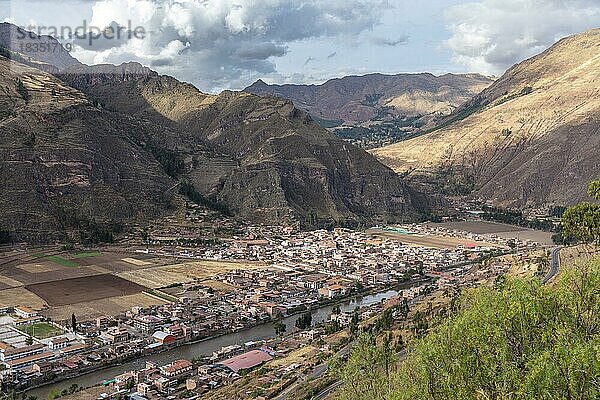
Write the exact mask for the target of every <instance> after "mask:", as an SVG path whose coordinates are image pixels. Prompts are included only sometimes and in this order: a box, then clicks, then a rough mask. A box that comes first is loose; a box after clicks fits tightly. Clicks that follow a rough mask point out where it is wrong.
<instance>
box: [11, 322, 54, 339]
mask: <svg viewBox="0 0 600 400" xmlns="http://www.w3.org/2000/svg"><path fill="white" fill-rule="evenodd" d="M17 329H18V330H20V331H21V332H23V333H26V334H27V335H29V336H33V337H34V338H36V339H48V338H52V337H55V336H59V335H62V333H63V331H62V330H61V329H59V328H57V327H55V326H54V325H50V324H47V323H45V322H40V323H39V324H31V325H24V326H20V327H18V328H17Z"/></svg>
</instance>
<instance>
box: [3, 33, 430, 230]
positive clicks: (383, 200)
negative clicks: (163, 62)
mask: <svg viewBox="0 0 600 400" xmlns="http://www.w3.org/2000/svg"><path fill="white" fill-rule="evenodd" d="M11 29H14V27H12V26H11V25H8V24H3V25H2V26H0V31H3V30H4V31H6V30H11ZM6 37H12V38H14V35H12V36H11V35H7V34H6V33H5V34H2V33H0V38H6ZM30 40H31V39H30ZM37 40H38V41H40V42H41V43H46V42H47V41H48V40H54V39H48V37H38V38H37ZM0 44H1V45H2V46H3V49H2V50H3V51H2V54H3V56H1V57H0V69H1V71H2V74H0V82H1V87H2V88H3V90H2V91H1V92H0V132H1V134H0V182H1V183H2V187H3V191H2V196H0V207H2V209H3V212H2V214H1V215H0V227H1V228H3V229H5V230H8V231H10V233H11V236H13V238H14V239H17V240H20V239H24V240H46V241H47V240H59V239H61V238H63V237H64V232H65V231H68V230H69V229H77V228H78V227H79V228H80V227H81V226H84V227H87V228H89V229H99V228H97V227H96V225H98V224H113V223H122V222H136V221H148V220H149V219H151V218H154V217H157V216H161V215H165V214H168V213H171V212H173V210H174V207H175V203H176V202H174V198H175V197H177V196H178V191H177V189H176V188H177V186H178V185H181V184H182V182H185V184H186V185H192V186H193V188H194V190H195V191H197V192H198V193H199V194H200V196H203V197H205V198H206V199H209V202H208V203H209V204H223V205H224V206H225V207H226V208H227V209H228V210H230V211H231V213H233V214H234V215H235V216H237V217H239V218H243V219H245V220H249V221H258V222H261V221H263V222H265V221H266V222H269V223H273V222H275V221H286V222H292V221H296V222H300V223H301V224H307V223H310V224H312V225H319V224H323V223H327V224H343V225H356V224H361V223H365V222H369V223H374V222H376V221H379V222H391V221H401V220H415V219H417V218H419V216H420V215H421V214H422V213H423V212H427V211H429V208H430V207H429V205H430V204H429V203H430V202H429V200H427V199H426V198H425V196H423V195H421V194H419V193H417V192H416V191H415V190H413V189H411V188H410V187H408V186H407V185H406V184H405V183H404V182H403V180H402V179H401V178H400V177H399V176H398V175H397V174H396V173H395V172H393V171H392V170H391V169H390V168H388V167H386V166H384V165H383V164H382V163H380V162H379V161H377V160H376V159H375V157H373V156H372V155H370V154H368V153H367V152H365V151H364V150H362V149H359V148H357V147H355V146H353V145H352V144H349V143H347V142H345V141H343V140H341V139H339V138H337V137H336V136H334V135H333V134H331V133H329V132H327V131H326V130H325V129H323V128H322V127H320V126H319V125H318V124H316V123H315V122H314V121H313V120H312V118H311V117H310V116H309V115H308V114H307V113H305V112H304V111H301V110H299V109H297V108H296V107H295V106H294V105H293V104H292V102H291V101H289V100H284V99H281V98H274V97H269V98H263V97H259V96H256V95H252V94H249V93H242V92H229V91H226V92H223V93H221V94H220V95H210V94H205V93H202V92H200V91H199V90H198V89H197V88H195V87H194V86H192V85H190V84H187V83H183V82H180V81H178V80H176V79H174V78H172V77H168V76H161V75H159V74H158V73H156V72H154V71H152V70H150V69H148V68H146V67H143V66H141V65H139V64H135V63H128V64H123V65H121V66H114V65H97V66H85V65H82V64H80V63H79V62H74V61H71V62H70V61H69V59H68V57H70V56H69V55H68V53H67V54H66V55H65V53H64V49H63V50H57V53H56V59H54V58H53V56H52V53H49V52H44V54H43V56H40V57H39V58H37V54H36V53H34V52H30V53H28V54H23V53H20V52H19V49H20V48H21V47H20V45H19V43H16V42H15V41H14V40H4V41H3V42H1V43H0ZM53 62H57V64H60V65H59V66H58V67H56V69H53V68H47V67H46V66H51V65H53ZM40 64H43V65H44V68H38V66H39V65H40Z"/></svg>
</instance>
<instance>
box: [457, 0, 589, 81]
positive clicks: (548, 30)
mask: <svg viewBox="0 0 600 400" xmlns="http://www.w3.org/2000/svg"><path fill="white" fill-rule="evenodd" d="M446 20H447V22H448V24H449V29H450V31H451V32H452V37H451V38H450V39H448V40H447V41H446V42H445V46H446V47H447V48H449V49H450V50H451V51H452V52H453V55H454V57H453V58H454V61H455V62H457V63H459V64H462V65H465V66H467V67H468V68H469V69H470V70H472V71H478V72H482V73H487V74H499V73H502V72H504V71H505V70H506V68H508V67H510V66H511V65H513V64H515V63H517V62H520V61H522V60H524V59H526V58H528V57H531V56H533V55H535V54H537V53H539V52H541V51H543V50H544V49H546V48H548V47H550V46H551V45H552V44H553V43H554V42H556V41H557V40H558V39H560V38H562V37H565V36H568V35H570V34H574V33H579V32H582V31H585V30H588V29H591V28H595V27H598V26H600V2H599V1H598V0H482V1H479V2H470V3H465V4H461V5H457V6H453V7H450V8H449V9H448V10H446Z"/></svg>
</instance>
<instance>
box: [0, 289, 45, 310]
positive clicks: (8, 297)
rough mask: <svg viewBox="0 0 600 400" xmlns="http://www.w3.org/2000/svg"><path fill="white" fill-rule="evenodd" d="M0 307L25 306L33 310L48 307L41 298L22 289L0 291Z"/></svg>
mask: <svg viewBox="0 0 600 400" xmlns="http://www.w3.org/2000/svg"><path fill="white" fill-rule="evenodd" d="M0 305H2V306H3V307H8V306H25V307H30V308H33V309H34V310H41V309H43V308H46V307H48V304H47V303H46V302H45V301H44V300H43V299H42V298H41V297H39V296H37V295H36V294H35V293H32V292H30V291H29V290H27V289H25V288H24V287H17V288H13V289H4V290H0Z"/></svg>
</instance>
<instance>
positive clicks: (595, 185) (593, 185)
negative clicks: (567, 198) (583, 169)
mask: <svg viewBox="0 0 600 400" xmlns="http://www.w3.org/2000/svg"><path fill="white" fill-rule="evenodd" d="M588 194H589V195H590V197H591V198H592V199H595V200H600V180H599V181H592V182H590V184H589V186H588Z"/></svg>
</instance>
